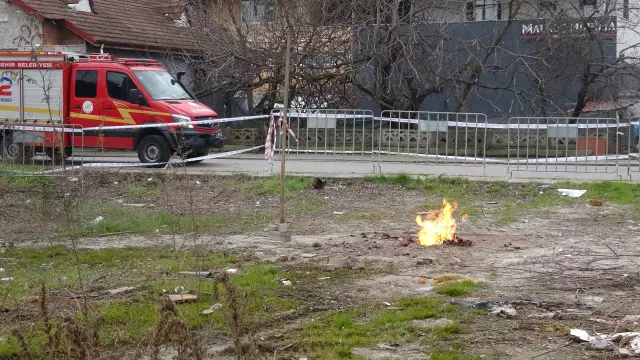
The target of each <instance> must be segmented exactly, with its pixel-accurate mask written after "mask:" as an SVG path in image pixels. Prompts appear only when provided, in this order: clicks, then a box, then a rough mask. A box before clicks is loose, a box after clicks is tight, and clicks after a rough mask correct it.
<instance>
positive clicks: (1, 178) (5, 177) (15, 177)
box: [0, 168, 53, 189]
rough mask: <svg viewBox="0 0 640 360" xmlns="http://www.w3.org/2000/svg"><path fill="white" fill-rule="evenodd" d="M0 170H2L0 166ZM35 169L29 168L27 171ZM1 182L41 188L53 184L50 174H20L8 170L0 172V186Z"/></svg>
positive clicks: (0, 186)
mask: <svg viewBox="0 0 640 360" xmlns="http://www.w3.org/2000/svg"><path fill="white" fill-rule="evenodd" d="M0 170H2V169H1V168H0ZM38 170H41V169H37V170H29V171H38ZM2 183H5V184H6V185H14V186H18V187H21V188H27V189H32V188H42V187H52V186H53V178H52V177H51V176H45V175H20V174H14V173H8V172H5V173H3V172H0V188H2Z"/></svg>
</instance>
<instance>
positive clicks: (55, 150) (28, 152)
mask: <svg viewBox="0 0 640 360" xmlns="http://www.w3.org/2000/svg"><path fill="white" fill-rule="evenodd" d="M83 147H84V135H83V129H82V127H81V126H79V125H62V124H37V123H36V124H33V123H31V124H30V123H5V124H0V158H1V159H0V173H2V174H5V175H6V174H8V175H61V174H65V173H67V172H68V171H72V170H79V169H81V168H82V163H83V156H82V154H83ZM72 156H73V157H74V159H73V161H69V160H70V159H71V157H72Z"/></svg>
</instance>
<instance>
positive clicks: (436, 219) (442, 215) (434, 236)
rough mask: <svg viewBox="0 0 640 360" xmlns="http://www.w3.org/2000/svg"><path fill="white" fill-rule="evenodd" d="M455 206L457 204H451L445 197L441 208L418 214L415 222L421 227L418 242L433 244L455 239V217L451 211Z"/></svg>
mask: <svg viewBox="0 0 640 360" xmlns="http://www.w3.org/2000/svg"><path fill="white" fill-rule="evenodd" d="M457 208H458V204H456V203H453V204H451V203H450V202H448V201H447V200H446V199H445V200H442V209H440V210H433V211H430V212H428V213H420V214H418V216H417V217H416V223H418V226H420V227H421V228H422V229H421V230H420V232H419V233H418V244H420V245H423V246H433V245H440V244H443V243H444V242H445V241H451V240H453V239H455V236H456V219H455V218H454V217H453V213H454V211H456V209H457ZM465 218H466V216H465ZM463 220H464V218H463Z"/></svg>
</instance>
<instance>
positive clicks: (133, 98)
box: [127, 89, 144, 105]
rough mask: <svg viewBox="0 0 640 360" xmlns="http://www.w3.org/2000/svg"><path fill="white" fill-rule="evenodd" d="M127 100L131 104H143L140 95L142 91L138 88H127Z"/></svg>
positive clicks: (142, 98)
mask: <svg viewBox="0 0 640 360" xmlns="http://www.w3.org/2000/svg"><path fill="white" fill-rule="evenodd" d="M127 101H129V102H130V103H132V104H137V105H143V104H144V97H143V96H142V93H141V92H140V90H138V89H131V90H129V97H128V98H127Z"/></svg>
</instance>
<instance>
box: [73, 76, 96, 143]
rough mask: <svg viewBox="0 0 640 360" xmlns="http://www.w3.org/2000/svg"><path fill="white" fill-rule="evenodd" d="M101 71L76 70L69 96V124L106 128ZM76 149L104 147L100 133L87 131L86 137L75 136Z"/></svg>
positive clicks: (84, 127)
mask: <svg viewBox="0 0 640 360" xmlns="http://www.w3.org/2000/svg"><path fill="white" fill-rule="evenodd" d="M99 73H100V70H99V69H82V68H81V69H74V70H73V73H72V77H71V93H70V96H69V107H70V111H69V123H70V124H74V125H79V126H81V127H82V128H83V129H86V128H92V127H98V126H101V125H102V126H104V119H103V116H102V104H101V103H100V96H99V92H98V89H99V82H100V81H99V80H100V76H99ZM73 139H74V140H73V142H74V144H73V146H74V147H85V148H96V147H98V148H99V147H101V146H102V139H101V137H100V136H99V133H98V131H85V132H84V136H74V138H73Z"/></svg>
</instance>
